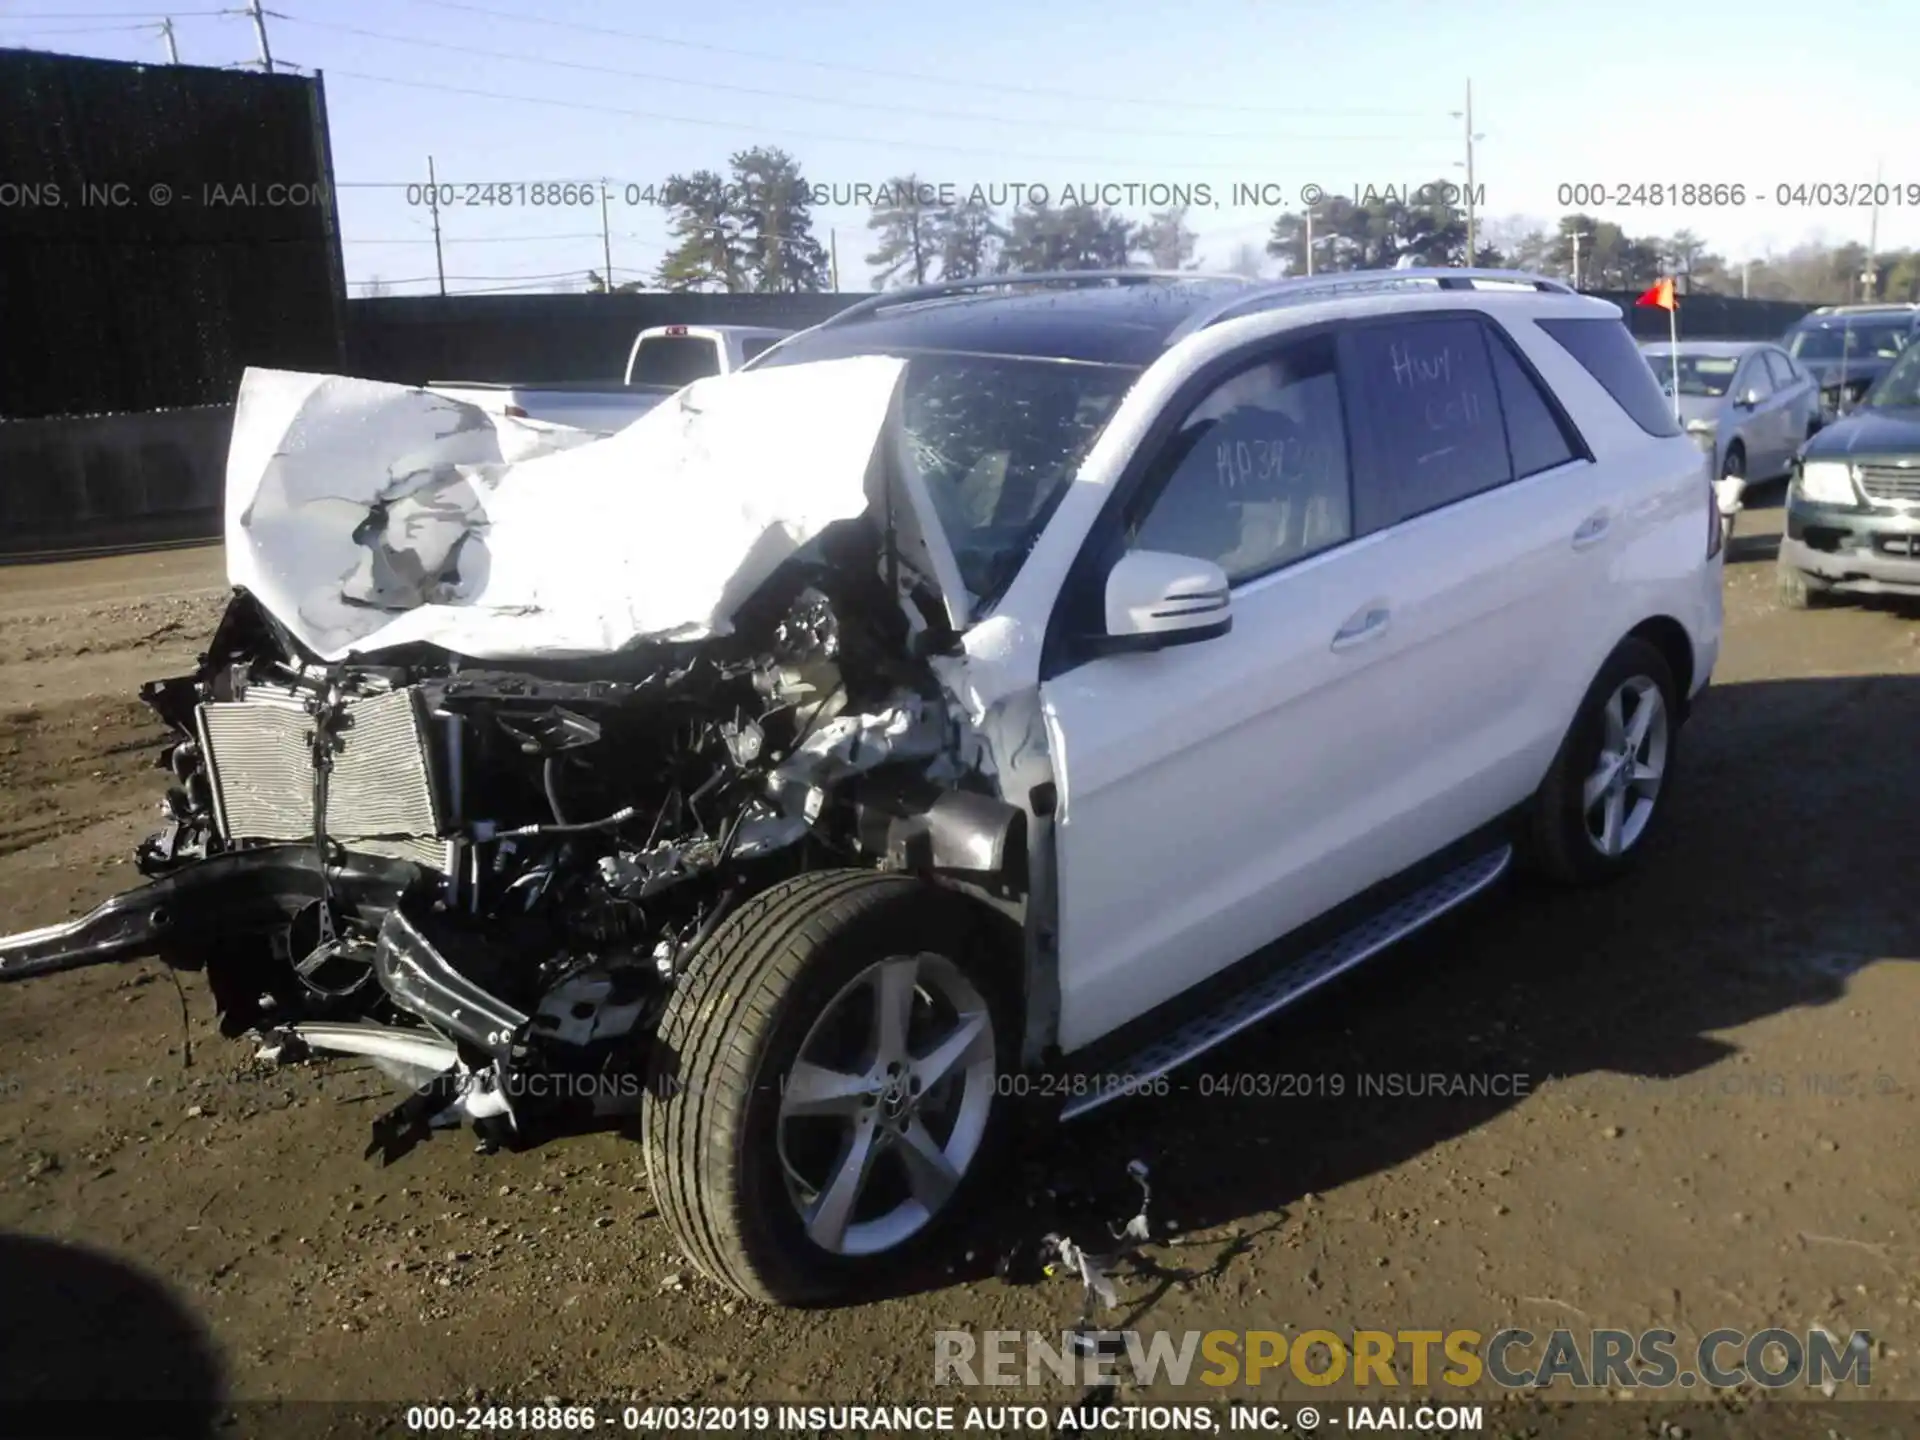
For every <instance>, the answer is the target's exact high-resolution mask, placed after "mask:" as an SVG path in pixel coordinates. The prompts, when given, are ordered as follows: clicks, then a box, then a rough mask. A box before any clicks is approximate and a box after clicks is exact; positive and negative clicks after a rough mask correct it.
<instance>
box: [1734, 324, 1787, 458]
mask: <svg viewBox="0 0 1920 1440" xmlns="http://www.w3.org/2000/svg"><path fill="white" fill-rule="evenodd" d="M1732 395H1733V399H1734V402H1735V403H1734V407H1733V413H1734V415H1735V417H1736V418H1737V419H1738V421H1739V427H1740V439H1741V442H1742V444H1743V446H1744V447H1745V449H1746V462H1747V472H1746V473H1747V479H1748V480H1749V481H1754V480H1764V479H1766V478H1767V477H1768V476H1769V475H1772V474H1774V473H1775V472H1776V471H1777V470H1778V469H1779V468H1780V464H1779V457H1780V407H1779V404H1778V402H1777V400H1776V398H1775V396H1774V389H1773V377H1772V376H1771V375H1769V374H1768V373H1767V360H1766V356H1765V355H1764V354H1763V353H1762V352H1761V351H1759V350H1754V351H1750V352H1749V353H1748V355H1747V357H1746V358H1745V359H1744V360H1742V361H1741V362H1740V368H1739V370H1738V371H1736V372H1735V374H1734V377H1733V390H1732ZM1749 395H1751V396H1753V397H1754V403H1753V404H1752V405H1747V404H1745V403H1744V402H1745V400H1746V398H1747V397H1748V396H1749Z"/></svg>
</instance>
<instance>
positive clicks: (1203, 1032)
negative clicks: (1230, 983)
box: [1060, 845, 1513, 1120]
mask: <svg viewBox="0 0 1920 1440" xmlns="http://www.w3.org/2000/svg"><path fill="white" fill-rule="evenodd" d="M1512 860H1513V847H1512V846H1510V845H1503V846H1501V847H1500V848H1499V849H1498V850H1492V851H1489V852H1488V853H1487V854H1485V855H1481V856H1478V857H1476V858H1474V859H1472V860H1469V861H1467V862H1466V863H1465V864H1464V865H1462V866H1460V867H1459V868H1458V869H1455V870H1450V871H1448V872H1447V873H1446V874H1445V875H1442V876H1441V877H1440V878H1439V879H1437V880H1435V881H1433V882H1432V883H1431V884H1429V885H1427V886H1425V887H1423V888H1421V889H1419V890H1416V891H1414V892H1413V893H1412V894H1411V895H1408V896H1407V897H1406V898H1405V899H1402V900H1398V901H1396V902H1394V903H1393V904H1391V905H1389V906H1387V907H1386V908H1385V909H1382V910H1378V911H1375V912H1374V913H1373V914H1371V915H1369V916H1368V917H1367V918H1366V919H1364V920H1362V921H1361V922H1360V923H1359V924H1358V925H1356V926H1354V927H1353V929H1351V930H1349V931H1347V932H1346V933H1345V934H1344V935H1340V936H1338V937H1336V938H1335V939H1332V940H1329V941H1328V942H1327V943H1326V944H1324V945H1322V946H1320V947H1319V949H1317V950H1310V951H1308V952H1307V953H1306V954H1305V955H1303V956H1301V957H1300V958H1299V959H1297V960H1294V961H1291V962H1289V963H1288V964H1286V965H1283V966H1281V968H1280V969H1278V970H1275V971H1274V972H1272V973H1271V974H1269V975H1267V976H1266V977H1265V978H1264V979H1262V980H1260V981H1259V982H1257V983H1256V984H1254V985H1253V986H1251V987H1249V988H1248V989H1246V990H1243V991H1241V992H1240V993H1239V994H1238V995H1235V996H1233V997H1231V998H1230V999H1228V1000H1227V1001H1226V1002H1225V1003H1224V1004H1222V1005H1221V1006H1220V1008H1219V1009H1217V1010H1213V1011H1209V1012H1208V1013H1206V1014H1204V1015H1200V1016H1197V1017H1196V1018H1194V1019H1192V1020H1189V1021H1187V1022H1186V1023H1185V1024H1184V1025H1182V1026H1180V1027H1179V1028H1178V1029H1176V1030H1173V1031H1171V1032H1169V1033H1168V1034H1167V1035H1165V1036H1164V1037H1162V1038H1161V1039H1159V1040H1156V1041H1155V1042H1154V1043H1153V1044H1151V1045H1149V1046H1147V1047H1146V1048H1145V1049H1144V1050H1140V1051H1138V1052H1136V1053H1135V1054H1134V1055H1132V1056H1131V1057H1130V1058H1128V1059H1127V1060H1126V1061H1125V1062H1123V1063H1122V1064H1121V1065H1120V1066H1119V1067H1118V1069H1119V1075H1118V1076H1116V1077H1115V1078H1114V1079H1113V1082H1112V1083H1111V1084H1106V1083H1102V1084H1101V1085H1100V1086H1099V1087H1097V1088H1096V1089H1094V1090H1093V1091H1091V1092H1089V1093H1086V1094H1082V1095H1076V1096H1074V1097H1073V1098H1072V1099H1071V1100H1069V1101H1068V1102H1067V1105H1066V1107H1065V1109H1063V1110H1062V1111H1061V1112H1060V1118H1061V1119H1063V1120H1072V1119H1076V1118H1077V1117H1079V1116H1081V1115H1084V1114H1086V1113H1087V1112H1088V1111H1090V1110H1096V1109H1098V1108H1099V1107H1100V1106H1102V1105H1104V1104H1106V1103H1107V1102H1108V1101H1109V1100H1117V1099H1119V1098H1121V1097H1123V1096H1125V1095H1128V1094H1131V1093H1134V1092H1135V1091H1136V1089H1137V1087H1138V1086H1140V1085H1142V1084H1144V1083H1145V1082H1147V1081H1149V1080H1153V1079H1156V1078H1158V1077H1159V1076H1161V1075H1165V1074H1166V1073H1167V1072H1168V1071H1170V1070H1174V1069H1177V1068H1179V1067H1180V1066H1182V1065H1184V1064H1186V1063H1187V1061H1189V1060H1191V1059H1193V1058H1194V1057H1195V1056H1197V1055H1201V1054H1204V1053H1205V1052H1206V1051H1208V1050H1211V1049H1213V1047H1214V1046H1216V1045H1218V1044H1220V1043H1221V1042H1223V1041H1225V1040H1229V1039H1231V1038H1232V1037H1233V1036H1235V1035H1238V1034H1239V1033H1240V1032H1241V1031H1242V1030H1245V1029H1247V1028H1248V1027H1249V1026H1251V1025H1256V1024H1258V1023H1259V1022H1260V1021H1262V1020H1264V1019H1266V1018H1267V1017H1268V1016H1269V1015H1272V1014H1274V1013H1275V1012H1276V1011H1279V1010H1284V1009H1285V1008H1286V1007H1287V1006H1289V1005H1291V1004H1292V1003H1293V1002H1294V1001H1296V1000H1298V999H1300V998H1301V997H1303V996H1305V995H1307V994H1309V993H1311V992H1312V991H1314V990H1317V989H1319V988H1320V987H1321V986H1322V985H1324V984H1326V983H1327V981H1329V980H1331V979H1333V977H1334V976H1336V975H1339V974H1341V973H1342V972H1344V971H1347V970H1351V969H1352V968H1353V967H1354V966H1355V965H1358V964H1359V963H1360V962H1361V961H1363V960H1368V959H1371V958H1372V957H1373V956H1375V955H1378V954H1379V953H1380V952H1381V951H1382V950H1385V949H1386V948H1387V947H1388V946H1389V945H1392V944H1394V943H1395V942H1396V941H1399V940H1403V939H1405V938H1406V937H1407V936H1409V935H1411V934H1413V932H1414V931H1416V930H1419V929H1421V928H1422V927H1423V926H1426V925H1428V924H1431V923H1432V922H1433V921H1434V920H1437V919H1438V918H1439V917H1440V916H1442V915H1444V914H1446V913H1447V911H1449V910H1451V909H1453V908H1454V907H1455V906H1457V905H1461V904H1464V903H1465V902H1466V901H1468V900H1470V899H1472V898H1473V897H1474V896H1475V895H1478V894H1479V893H1480V892H1481V891H1482V890H1485V889H1486V888H1487V887H1488V886H1489V885H1491V884H1493V882H1494V881H1496V880H1498V879H1499V878H1500V877H1501V875H1503V874H1504V873H1505V872H1506V869H1507V866H1508V865H1509V864H1510V863H1511V862H1512Z"/></svg>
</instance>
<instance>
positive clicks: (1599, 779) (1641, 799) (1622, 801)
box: [1581, 675, 1670, 859]
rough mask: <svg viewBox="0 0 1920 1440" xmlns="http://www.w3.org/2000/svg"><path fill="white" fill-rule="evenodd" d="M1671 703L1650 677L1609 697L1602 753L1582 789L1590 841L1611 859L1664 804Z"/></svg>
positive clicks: (1643, 830)
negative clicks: (1655, 810)
mask: <svg viewBox="0 0 1920 1440" xmlns="http://www.w3.org/2000/svg"><path fill="white" fill-rule="evenodd" d="M1669 738H1670V737H1669V723H1668V717H1667V702H1666V698H1665V696H1663V695H1662V694H1661V691H1660V687H1659V686H1658V685H1657V684H1655V683H1654V681H1653V680H1652V679H1650V678H1649V677H1647V676H1645V675H1636V676H1634V677H1633V678H1632V679H1630V680H1627V681H1626V682H1624V683H1623V684H1622V685H1620V687H1619V688H1618V689H1616V690H1615V691H1614V692H1613V694H1612V695H1610V696H1609V697H1608V698H1607V704H1606V708H1605V710H1604V711H1603V723H1602V731H1601V737H1600V753H1599V756H1598V758H1597V759H1596V761H1595V763H1594V768H1593V770H1592V772H1591V773H1590V774H1589V775H1588V776H1587V779H1586V783H1585V786H1584V787H1583V789H1582V791H1581V801H1582V810H1581V813H1582V815H1583V817H1584V818H1585V821H1586V831H1587V839H1588V840H1590V841H1591V842H1592V843H1593V847H1594V848H1595V849H1596V850H1598V851H1599V852H1600V853H1601V854H1602V855H1605V856H1607V857H1608V858H1609V859H1613V858H1617V857H1619V856H1621V855H1624V854H1626V853H1627V852H1628V851H1629V850H1631V849H1632V848H1633V847H1634V846H1635V845H1636V844H1638V843H1639V841H1640V837H1641V836H1642V835H1643V834H1645V833H1646V829H1647V824H1648V822H1649V821H1650V820H1652V819H1653V810H1654V806H1655V805H1656V804H1658V803H1659V799H1660V785H1661V781H1662V780H1663V779H1664V777H1665V774H1666V766H1667V745H1668V740H1669Z"/></svg>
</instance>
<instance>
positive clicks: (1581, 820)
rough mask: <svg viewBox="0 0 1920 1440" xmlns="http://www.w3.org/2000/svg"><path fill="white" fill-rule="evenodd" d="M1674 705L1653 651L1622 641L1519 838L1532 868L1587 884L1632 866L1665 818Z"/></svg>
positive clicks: (1665, 670)
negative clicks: (1662, 817)
mask: <svg viewBox="0 0 1920 1440" xmlns="http://www.w3.org/2000/svg"><path fill="white" fill-rule="evenodd" d="M1679 703H1680V696H1679V693H1678V687H1677V686H1676V685H1675V684H1674V679H1673V669H1672V667H1671V666H1669V665H1668V664H1667V661H1666V657H1665V656H1664V655H1662V654H1661V653H1660V651H1659V649H1658V648H1656V647H1655V646H1654V645H1652V644H1651V643H1649V642H1648V641H1645V640H1642V639H1639V638H1638V637H1636V636H1629V637H1628V638H1627V639H1625V640H1623V641H1621V642H1620V645H1619V647H1618V648H1617V649H1615V650H1614V652H1613V654H1612V655H1610V656H1608V657H1607V663H1606V664H1605V665H1603V666H1601V667H1600V673H1599V674H1598V675H1597V676H1596V677H1594V681H1593V684H1592V685H1591V686H1590V687H1589V688H1588V690H1587V694H1586V698H1585V699H1584V700H1583V701H1582V702H1581V705H1580V709H1579V711H1578V713H1577V714H1576V716H1575V718H1574V722H1573V725H1572V726H1571V728H1569V729H1568V731H1567V735H1566V738H1565V740H1563V741H1562V742H1561V745H1560V752H1559V754H1557V755H1556V756H1555V757H1554V761H1553V765H1552V767H1551V768H1550V769H1549V770H1548V772H1547V778H1546V779H1545V780H1544V781H1543V782H1542V783H1541V786H1540V789H1539V790H1538V791H1537V792H1535V794H1534V798H1533V803H1532V806H1531V809H1530V813H1529V814H1528V816H1527V824H1526V827H1525V830H1524V832H1523V835H1522V843H1523V848H1524V851H1525V855H1526V858H1527V860H1528V861H1529V862H1531V865H1532V868H1533V869H1535V870H1537V871H1540V872H1542V873H1544V874H1546V875H1548V876H1549V877H1551V878H1553V879H1555V880H1559V881H1562V882H1564V883H1568V884H1592V883H1594V882H1597V881H1602V880H1608V879H1611V878H1612V877H1614V876H1615V875H1618V874H1620V873H1622V872H1623V871H1625V870H1627V869H1629V868H1631V867H1632V865H1633V863H1634V862H1635V861H1636V860H1638V859H1639V857H1640V853H1641V852H1642V851H1643V850H1644V849H1645V848H1646V844H1647V839H1648V837H1649V836H1650V835H1651V834H1653V832H1654V828H1655V825H1656V823H1657V822H1658V821H1659V819H1660V818H1661V816H1663V815H1664V814H1665V813H1666V812H1665V806H1664V804H1663V801H1664V800H1665V798H1666V792H1667V788H1668V781H1669V777H1670V775H1671V772H1672V768H1673V762H1674V759H1675V756H1676V754H1677V750H1678V743H1679Z"/></svg>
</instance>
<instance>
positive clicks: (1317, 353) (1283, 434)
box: [1127, 336, 1354, 584]
mask: <svg viewBox="0 0 1920 1440" xmlns="http://www.w3.org/2000/svg"><path fill="white" fill-rule="evenodd" d="M1156 482H1157V483H1156ZM1144 495H1145V496H1146V497H1147V499H1146V509H1145V511H1144V513H1141V514H1139V515H1138V516H1137V517H1136V518H1135V520H1134V521H1133V523H1132V524H1131V525H1130V526H1129V528H1128V534H1127V543H1128V548H1130V549H1133V550H1160V551H1166V552H1169V553H1171V554H1175V555H1187V556H1192V557H1194V558H1196V559H1202V560H1212V561H1214V562H1215V563H1216V564H1218V565H1219V566H1220V568H1221V569H1223V570H1224V571H1226V573H1227V579H1228V582H1229V583H1231V584H1240V583H1242V582H1244V581H1247V580H1251V579H1254V578H1255V577H1257V576H1260V575H1265V574H1267V573H1269V572H1271V571H1273V570H1277V569H1279V568H1280V567H1282V566H1284V565H1290V564H1292V563H1293V562H1295V561H1297V560H1301V559H1304V558H1305V557H1306V556H1309V555H1312V554H1315V553H1317V552H1319V551H1321V550H1325V549H1327V548H1328V547H1329V546H1333V545H1338V544H1340V543H1342V542H1343V541H1345V540H1348V539H1350V538H1351V537H1352V535H1353V533H1354V531H1353V506H1352V500H1351V490H1350V485H1349V479H1348V462H1347V441H1346V426H1345V420H1344V415H1343V411H1342V406H1341V393H1340V379H1339V367H1338V364H1337V362H1336V359H1335V353H1334V345H1333V341H1332V339H1331V337H1327V336H1320V337H1316V338H1313V339H1310V340H1306V341H1300V342H1295V343H1294V344H1291V345H1289V346H1287V347H1286V348H1285V349H1284V350H1281V351H1279V352H1278V353H1276V354H1274V355H1272V356H1270V357H1267V358H1264V359H1262V360H1261V361H1260V362H1259V363H1257V364H1255V365H1253V366H1250V367H1249V368H1247V369H1244V370H1241V371H1239V372H1238V373H1236V374H1235V375H1233V376H1232V377H1230V378H1229V379H1227V380H1225V381H1223V382H1222V383H1221V384H1219V385H1218V386H1216V387H1215V388H1214V389H1213V390H1212V392H1211V393H1209V394H1208V395H1207V397H1206V398H1205V399H1203V400H1202V401H1200V402H1199V404H1197V405H1195V406H1194V407H1193V409H1192V410H1191V411H1189V412H1188V413H1187V415H1186V417H1185V418H1184V419H1183V420H1182V422H1181V425H1180V428H1179V430H1178V432H1176V434H1175V436H1174V438H1173V439H1172V440H1171V441H1170V442H1169V444H1168V447H1167V451H1166V452H1165V454H1163V455H1162V456H1161V458H1160V462H1159V464H1158V466H1157V467H1156V472H1155V482H1150V483H1149V484H1148V486H1147V489H1146V491H1145V492H1144Z"/></svg>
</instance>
